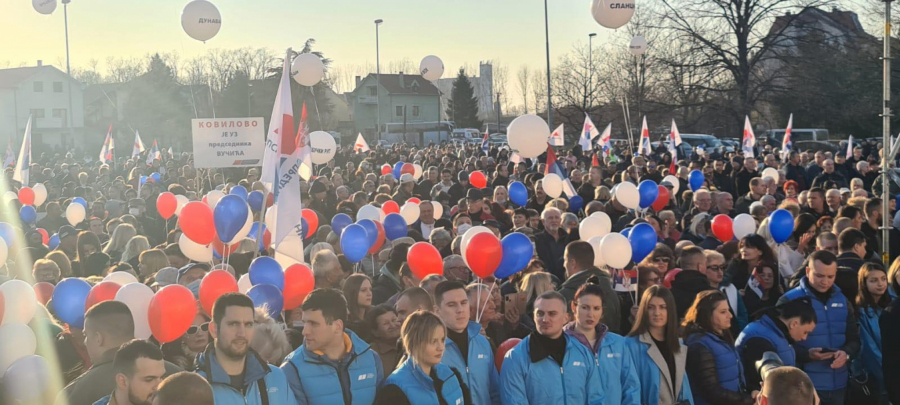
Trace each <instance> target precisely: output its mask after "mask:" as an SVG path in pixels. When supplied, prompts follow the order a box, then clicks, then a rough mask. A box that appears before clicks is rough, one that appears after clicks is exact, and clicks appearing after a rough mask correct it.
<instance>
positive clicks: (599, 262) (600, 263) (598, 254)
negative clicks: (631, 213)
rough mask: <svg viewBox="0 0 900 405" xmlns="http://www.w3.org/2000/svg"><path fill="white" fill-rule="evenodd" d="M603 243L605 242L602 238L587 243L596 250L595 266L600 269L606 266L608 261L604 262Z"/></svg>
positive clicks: (595, 237)
mask: <svg viewBox="0 0 900 405" xmlns="http://www.w3.org/2000/svg"><path fill="white" fill-rule="evenodd" d="M601 241H603V237H602V236H594V237H593V238H590V239H588V241H587V242H588V243H590V244H591V247H592V248H594V266H595V267H599V268H603V266H606V261H605V260H603V252H601V251H600V242H601Z"/></svg>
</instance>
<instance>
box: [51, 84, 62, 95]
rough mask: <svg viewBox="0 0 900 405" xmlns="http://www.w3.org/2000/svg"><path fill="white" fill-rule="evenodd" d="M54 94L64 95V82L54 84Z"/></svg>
mask: <svg viewBox="0 0 900 405" xmlns="http://www.w3.org/2000/svg"><path fill="white" fill-rule="evenodd" d="M53 92H54V93H62V92H63V90H62V82H53Z"/></svg>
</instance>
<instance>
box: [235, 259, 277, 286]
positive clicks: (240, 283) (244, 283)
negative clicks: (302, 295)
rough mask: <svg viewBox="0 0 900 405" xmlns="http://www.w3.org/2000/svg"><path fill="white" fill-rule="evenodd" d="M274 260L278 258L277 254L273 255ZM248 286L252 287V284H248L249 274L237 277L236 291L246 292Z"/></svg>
mask: <svg viewBox="0 0 900 405" xmlns="http://www.w3.org/2000/svg"><path fill="white" fill-rule="evenodd" d="M275 260H278V255H277V254H276V255H275ZM250 287H253V284H250V274H249V273H248V274H244V275H243V276H241V278H239V279H238V291H240V292H241V294H246V293H247V291H248V290H250Z"/></svg>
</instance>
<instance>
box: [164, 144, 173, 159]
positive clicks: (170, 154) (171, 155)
mask: <svg viewBox="0 0 900 405" xmlns="http://www.w3.org/2000/svg"><path fill="white" fill-rule="evenodd" d="M166 153H167V154H168V155H169V159H175V152H173V151H172V147H171V146H169V150H168V151H167V152H166Z"/></svg>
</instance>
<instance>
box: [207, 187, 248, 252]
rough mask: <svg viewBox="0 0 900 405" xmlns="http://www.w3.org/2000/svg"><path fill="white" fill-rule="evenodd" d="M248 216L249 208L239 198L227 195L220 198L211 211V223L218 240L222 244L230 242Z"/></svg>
mask: <svg viewBox="0 0 900 405" xmlns="http://www.w3.org/2000/svg"><path fill="white" fill-rule="evenodd" d="M248 215H250V208H248V207H247V203H246V202H244V200H243V199H241V197H240V196H237V195H234V194H229V195H226V196H225V197H222V199H221V200H219V203H218V204H216V209H215V210H214V211H213V223H214V224H215V225H216V232H217V233H218V235H219V240H221V241H222V242H224V243H229V242H231V240H232V239H234V237H235V236H237V234H238V232H240V231H241V228H243V227H244V224H246V223H247V216H248Z"/></svg>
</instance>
